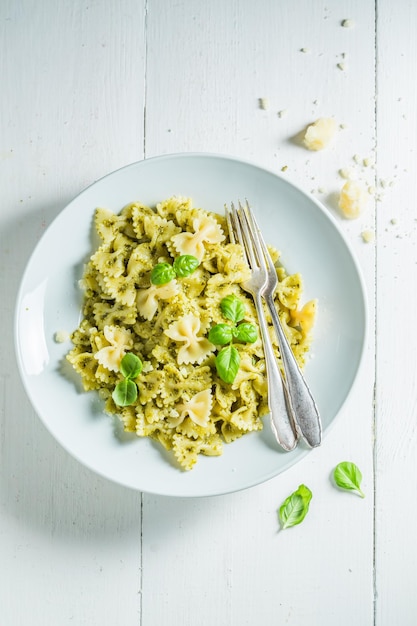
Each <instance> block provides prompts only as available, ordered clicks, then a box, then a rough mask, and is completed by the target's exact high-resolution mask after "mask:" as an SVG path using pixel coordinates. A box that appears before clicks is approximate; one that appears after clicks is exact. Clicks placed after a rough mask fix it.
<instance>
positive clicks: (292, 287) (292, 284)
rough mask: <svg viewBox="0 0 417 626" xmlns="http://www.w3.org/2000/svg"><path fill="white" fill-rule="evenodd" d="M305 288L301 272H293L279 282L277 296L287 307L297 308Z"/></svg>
mask: <svg viewBox="0 0 417 626" xmlns="http://www.w3.org/2000/svg"><path fill="white" fill-rule="evenodd" d="M302 290H303V283H302V278H301V274H291V275H290V276H287V277H286V278H284V280H282V281H281V282H280V283H278V287H277V292H276V293H277V296H278V299H279V301H280V302H281V304H283V305H284V306H285V307H287V309H296V308H297V306H298V302H299V301H300V296H301V293H302Z"/></svg>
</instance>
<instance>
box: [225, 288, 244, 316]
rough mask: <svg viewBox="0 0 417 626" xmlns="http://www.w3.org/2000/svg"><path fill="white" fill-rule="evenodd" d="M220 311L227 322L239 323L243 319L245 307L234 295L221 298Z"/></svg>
mask: <svg viewBox="0 0 417 626" xmlns="http://www.w3.org/2000/svg"><path fill="white" fill-rule="evenodd" d="M220 309H221V311H222V313H223V315H224V317H226V318H227V319H228V320H231V321H232V322H240V321H241V320H243V318H244V317H245V305H244V304H243V302H242V301H241V300H239V298H238V297H237V296H235V294H234V293H232V294H230V295H229V296H226V297H225V298H223V300H222V301H221V302H220Z"/></svg>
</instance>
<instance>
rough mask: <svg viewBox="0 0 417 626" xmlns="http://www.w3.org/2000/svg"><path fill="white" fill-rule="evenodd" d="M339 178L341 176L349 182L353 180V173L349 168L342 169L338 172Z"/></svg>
mask: <svg viewBox="0 0 417 626" xmlns="http://www.w3.org/2000/svg"><path fill="white" fill-rule="evenodd" d="M339 176H341V177H342V178H344V179H345V180H351V179H353V178H354V171H353V169H352V168H351V167H342V168H341V169H340V170H339Z"/></svg>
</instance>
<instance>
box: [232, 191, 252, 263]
mask: <svg viewBox="0 0 417 626" xmlns="http://www.w3.org/2000/svg"><path fill="white" fill-rule="evenodd" d="M230 207H231V210H230V209H227V211H226V219H228V227H229V228H230V229H231V231H232V237H233V240H234V241H232V243H236V242H237V243H239V244H240V245H241V247H242V253H243V259H244V261H245V263H246V264H247V265H248V266H249V267H250V264H249V259H248V255H247V252H246V246H245V238H244V235H243V232H242V228H241V225H240V220H239V215H238V212H237V210H236V208H235V205H234V204H233V202H231V203H230ZM229 235H230V232H229ZM232 237H231V238H230V239H232Z"/></svg>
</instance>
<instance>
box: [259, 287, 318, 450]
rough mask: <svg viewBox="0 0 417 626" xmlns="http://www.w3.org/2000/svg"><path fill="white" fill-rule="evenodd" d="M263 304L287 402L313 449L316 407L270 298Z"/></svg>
mask: <svg viewBox="0 0 417 626" xmlns="http://www.w3.org/2000/svg"><path fill="white" fill-rule="evenodd" d="M265 302H266V304H267V306H268V309H269V311H270V313H271V317H272V323H273V325H274V328H275V332H276V335H277V339H278V346H279V351H280V354H281V358H282V363H283V366H284V372H285V379H286V383H287V385H286V386H287V390H288V395H289V400H290V403H291V406H292V409H293V414H294V417H295V421H296V426H297V427H298V429H299V430H300V434H301V435H302V437H303V439H304V440H305V441H306V442H307V443H308V445H309V446H311V447H312V448H315V447H316V446H319V445H320V443H321V434H322V429H321V420H320V415H319V411H318V408H317V405H316V403H315V401H314V398H313V396H312V394H311V391H310V389H309V387H308V385H307V383H306V381H305V379H304V376H303V375H302V373H301V370H300V368H299V367H298V363H297V361H296V359H295V357H294V354H293V352H292V350H291V347H290V345H289V343H288V340H287V337H286V336H285V333H284V330H283V328H282V325H281V322H280V319H279V317H278V313H277V310H276V308H275V303H274V299H273V297H272V296H266V295H265Z"/></svg>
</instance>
